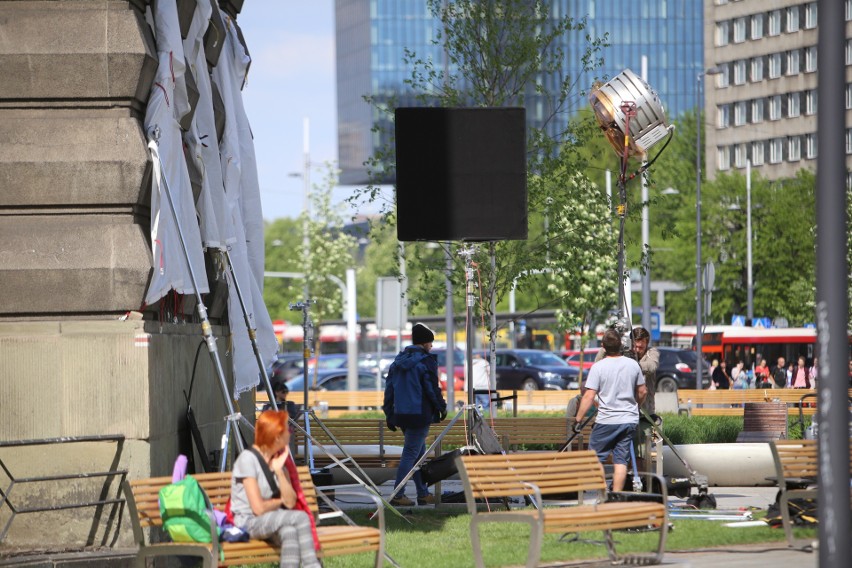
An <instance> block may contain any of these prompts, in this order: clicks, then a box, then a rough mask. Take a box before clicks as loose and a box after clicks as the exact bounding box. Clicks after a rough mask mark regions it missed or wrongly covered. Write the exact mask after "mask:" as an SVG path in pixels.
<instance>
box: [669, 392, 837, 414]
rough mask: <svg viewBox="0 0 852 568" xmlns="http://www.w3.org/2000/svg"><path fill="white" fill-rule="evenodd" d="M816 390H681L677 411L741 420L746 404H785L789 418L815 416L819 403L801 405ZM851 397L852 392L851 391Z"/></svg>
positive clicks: (813, 401) (678, 395)
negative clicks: (800, 415)
mask: <svg viewBox="0 0 852 568" xmlns="http://www.w3.org/2000/svg"><path fill="white" fill-rule="evenodd" d="M815 393H816V391H815V390H813V389H742V390H729V389H725V390H712V391H711V390H678V392H677V398H678V407H679V408H680V409H685V410H686V411H687V412H688V413H689V414H690V415H695V416H742V415H743V408H744V406H743V405H744V404H745V403H747V402H751V403H760V402H776V401H777V402H783V403H785V404H786V405H787V414H788V415H789V414H795V415H798V414H799V411H800V410H801V411H802V414H805V415H812V414H814V413H815V412H816V404H815V402H816V400H815V399H814V398H810V399H809V400H806V401H805V402H804V405H802V404H801V399H802V397H803V396H805V395H807V394H815ZM850 395H852V391H850Z"/></svg>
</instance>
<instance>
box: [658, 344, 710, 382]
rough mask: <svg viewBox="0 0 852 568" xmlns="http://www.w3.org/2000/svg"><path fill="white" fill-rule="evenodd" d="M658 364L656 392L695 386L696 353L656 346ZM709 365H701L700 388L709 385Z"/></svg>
mask: <svg viewBox="0 0 852 568" xmlns="http://www.w3.org/2000/svg"><path fill="white" fill-rule="evenodd" d="M657 349H658V350H659V352H660V365H659V366H658V367H657V392H675V391H676V390H677V389H694V388H695V367H696V365H697V363H698V355H697V354H696V352H695V351H690V350H689V349H677V348H674V347H657ZM709 367H710V366H709V365H707V364H705V365H703V366H702V369H701V371H702V372H701V374H702V375H703V378H702V381H701V388H702V389H706V388H707V387H709V386H710V369H709Z"/></svg>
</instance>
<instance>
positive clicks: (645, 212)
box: [642, 55, 651, 332]
mask: <svg viewBox="0 0 852 568" xmlns="http://www.w3.org/2000/svg"><path fill="white" fill-rule="evenodd" d="M642 80H643V81H646V82H647V81H648V56H646V55H643V56H642ZM647 157H648V156H647V154H645V155H644V156H643V160H642V165H643V167H644V166H646V165H647V163H648V161H647ZM649 223H650V219H649V209H648V176H647V173H646V172H645V171H643V172H642V255H643V258H644V260H645V263H644V266H643V270H642V327H644V328H645V329H647V330H648V331H649V332H650V331H651V261H650V258H649V256H648V255H649V254H650V252H651V242H650V236H649V233H650V228H649Z"/></svg>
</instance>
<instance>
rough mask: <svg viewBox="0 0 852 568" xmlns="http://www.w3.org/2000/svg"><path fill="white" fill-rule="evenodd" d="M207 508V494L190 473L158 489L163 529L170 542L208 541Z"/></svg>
mask: <svg viewBox="0 0 852 568" xmlns="http://www.w3.org/2000/svg"><path fill="white" fill-rule="evenodd" d="M208 509H211V506H210V504H209V500H208V499H207V495H205V494H204V490H203V489H201V486H200V485H198V481H196V480H195V478H194V477H192V476H190V475H188V476H186V478H184V479H182V480H181V481H178V482H177V483H172V484H170V485H166V486H165V487H163V488H162V489H160V516H161V517H162V519H163V529H164V530H165V531H166V532H168V533H169V536H170V537H171V538H172V540H173V541H174V542H210V517H209V516H208V514H207V510H208ZM217 530H218V527H217Z"/></svg>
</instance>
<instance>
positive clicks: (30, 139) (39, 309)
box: [0, 0, 254, 557]
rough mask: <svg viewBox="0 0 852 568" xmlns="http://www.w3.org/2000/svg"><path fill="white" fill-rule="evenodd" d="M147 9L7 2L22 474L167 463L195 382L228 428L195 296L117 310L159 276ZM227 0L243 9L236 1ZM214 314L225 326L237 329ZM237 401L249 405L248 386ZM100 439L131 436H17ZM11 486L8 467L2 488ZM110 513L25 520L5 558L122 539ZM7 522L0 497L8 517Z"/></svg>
mask: <svg viewBox="0 0 852 568" xmlns="http://www.w3.org/2000/svg"><path fill="white" fill-rule="evenodd" d="M161 1H163V0H161ZM177 1H178V4H179V5H181V13H184V14H185V13H187V11H188V13H190V14H191V13H192V10H193V9H194V5H195V2H196V1H199V2H202V1H210V0H177ZM213 1H214V2H215V0H213ZM146 4H147V2H146V1H145V0H63V1H60V2H57V1H55V0H0V69H2V70H3V80H2V81H0V243H2V246H0V461H2V462H3V464H5V465H7V466H8V467H9V468H10V471H11V472H12V475H13V476H15V477H26V476H29V475H50V474H59V473H70V472H84V471H87V470H88V471H104V469H109V467H110V466H115V465H117V466H118V467H119V468H123V469H127V470H128V476H129V477H130V478H139V477H147V476H151V475H167V474H170V473H171V467H172V464H173V462H174V459H175V457H176V456H177V454H178V453H179V452H187V451H191V443H190V441H189V429H188V426H187V422H186V409H187V400H186V396H185V395H189V396H190V402H191V404H192V408H193V410H194V412H195V414H196V418H197V420H198V422H199V427H200V430H201V433H202V438H203V439H204V443H205V446H206V449H207V450H208V451H210V450H214V449H216V448H218V446H219V442H220V439H221V436H222V433H223V431H224V426H225V423H224V420H223V418H224V416H225V415H226V413H227V412H226V407H225V402H224V400H223V398H222V393H221V389H220V385H219V380H218V378H217V376H216V374H215V372H214V368H213V365H212V362H211V359H210V356H209V354H208V351H207V349H206V347H204V346H201V342H202V338H201V329H200V325H199V324H198V322H197V321H195V318H194V317H193V315H192V309H193V306H192V304H193V299H192V298H188V299H184V300H183V304H182V305H178V306H177V307H175V305H174V303H175V302H177V300H176V299H174V298H171V299H170V300H169V301H170V302H171V304H172V305H171V307H172V308H173V309H175V311H178V312H180V311H183V312H184V313H185V314H186V315H185V316H184V317H181V318H168V321H166V320H164V319H163V318H160V317H157V316H158V314H159V313H160V312H159V307H158V306H150V307H148V311H147V312H145V319H144V320H133V319H130V320H122V319H121V318H120V316H122V315H124V314H126V313H127V312H130V311H133V310H139V309H140V308H141V306H142V302H143V298H144V294H145V290H146V288H147V285H148V281H149V279H150V274H151V247H150V242H149V241H150V229H149V225H150V211H149V201H150V184H151V165H150V160H149V157H148V152H147V148H146V142H145V137H144V135H143V132H142V126H141V125H142V118H143V116H144V113H145V105H146V101H147V98H148V93H149V90H150V88H151V83H152V81H153V77H154V73H155V71H156V66H157V59H156V46H155V42H154V37H153V34H152V32H151V29H150V28H149V26H148V24H147V23H146V21H145V17H144V10H145V7H146ZM220 4H221V5H222V9H223V10H225V11H226V12H228V13H229V14H230V15H231V16H232V17H236V15H237V14H238V12H239V10H240V9H241V8H242V4H243V2H242V1H236V0H221V1H220ZM190 5H191V6H190ZM212 285H213V282H211V286H212ZM217 290H218V293H216V292H215V291H214V293H213V294H211V296H212V298H211V299H210V301H211V302H212V303H213V304H214V307H213V309H211V312H212V314H213V315H214V316H218V315H221V314H222V313H223V311H224V310H223V307H222V305H223V303H224V302H223V299H222V297H221V296H222V293H223V290H224V286H222V285H221V283H219V284H217ZM213 323H214V330H215V331H214V333H215V334H216V335H217V337H220V338H221V337H224V336H225V335H226V334H227V331H228V330H227V328H226V327H222V326H219V325H215V324H218V323H220V322H219V321H215V320H214V322H213ZM219 345H220V347H219V353H220V358H221V361H222V365H223V367H224V368H225V371H226V374H229V373H228V370H229V369H230V368H231V362H230V360H229V358H228V356H229V355H228V352H227V346H226V345H225V342H224V341H222V340H221V339H220V340H219ZM199 348H200V350H199ZM230 381H231V377H230V376H227V377H226V382H228V383H229V384H228V388H229V389H230V388H232V387H231V385H230ZM190 384H191V385H192V388H191V391H190ZM240 402H241V403H242V408H243V410H245V411H246V414H247V415H248V416H250V417H253V414H254V413H253V395H251V394H247V395H244V396H243V398H242V400H241V401H240ZM238 408H239V405H238ZM106 434H117V435H123V436H124V437H125V441H124V442H123V444H121V447H120V448H118V449H116V446H115V445H114V444H112V445H110V444H103V443H95V444H88V445H84V446H79V445H75V444H57V445H52V446H32V447H26V448H23V447H15V446H14V445H12V444H9V443H10V442H14V441H21V440H37V439H44V438H60V437H68V436H92V435H106ZM249 435H250V433H249ZM4 442H6V443H7V444H6V446H5V447H4V445H3V443H4ZM9 482H10V480H9V478H8V475H6V474H5V473H4V472H3V471H2V470H0V487H4V488H5V487H7V486H8V484H9ZM116 490H117V484H116V483H113V484H111V485H104V484H103V481H102V480H101V481H97V480H96V481H94V482H92V481H90V482H87V483H82V482H73V483H70V484H65V485H63V484H59V485H55V486H50V485H48V486H40V487H36V486H33V487H29V488H24V487H23V486H18V487H17V488H16V491H17V492H18V493H17V494H16V499H17V501H16V502H17V503H19V505H18V506H26V505H27V504H34V503H41V502H44V501H45V500H46V501H47V502H55V503H57V504H59V503H62V502H65V501H67V500H68V499H69V496H70V497H75V496H76V497H81V496H87V495H88V494H89V492H90V491H95V493H96V494H99V493H103V492H106V493H108V494H109V495H110V496H113V497H114V496H115V491H116ZM107 513H108V512H105V511H104V510H103V508H85V509H74V510H71V511H69V512H64V513H61V512H59V513H48V514H43V513H34V514H30V515H19V516H18V517H16V518H15V520H14V522H13V523H12V525H11V527H10V530H9V533H8V534H7V536H6V537H5V539H4V540H3V541H2V542H0V557H2V556H3V555H4V551H8V550H10V549H13V548H16V547H28V546H29V547H38V548H43V549H49V548H51V547H52V548H72V549H73V548H75V547H80V546H116V545H121V544H128V543H130V535H129V525H128V523H127V519H126V518H124V519H121V522H120V523H116V522H115V521H116V520H115V519H111V518H110V516H109V514H107ZM45 515H47V516H45ZM125 515H126V513H125ZM8 518H9V509H8V507H5V508H4V507H2V506H0V528H2V526H3V525H4V524H5V523H6V521H7V520H8Z"/></svg>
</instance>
